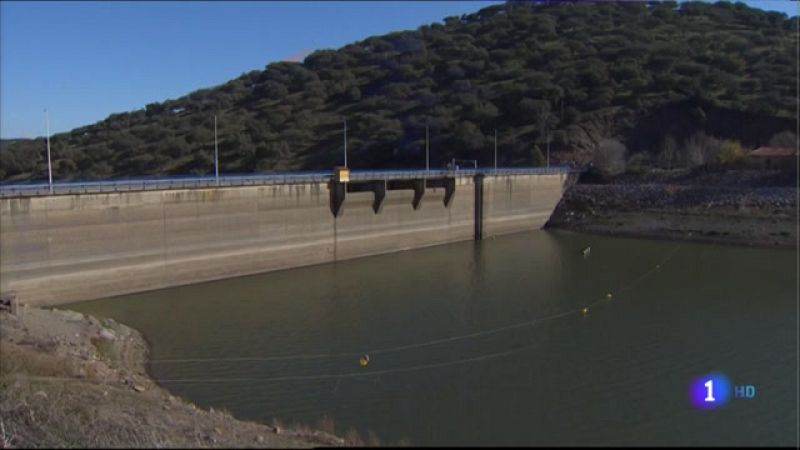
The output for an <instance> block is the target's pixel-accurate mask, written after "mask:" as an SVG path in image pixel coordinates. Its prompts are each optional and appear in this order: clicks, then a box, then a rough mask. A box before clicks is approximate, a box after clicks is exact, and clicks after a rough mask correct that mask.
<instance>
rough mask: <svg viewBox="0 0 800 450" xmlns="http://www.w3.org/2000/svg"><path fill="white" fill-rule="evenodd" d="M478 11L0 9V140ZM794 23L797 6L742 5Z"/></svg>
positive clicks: (257, 6)
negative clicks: (774, 13) (772, 12)
mask: <svg viewBox="0 0 800 450" xmlns="http://www.w3.org/2000/svg"><path fill="white" fill-rule="evenodd" d="M494 3H497V2H487V1H436V2H434V1H414V2H399V1H379V2H361V1H339V2H278V1H264V2H258V1H244V2H234V1H227V2H223V1H205V2H195V1H180V2H158V1H145V2H123V1H113V2H102V1H89V2H29V1H24V2H23V1H5V0H4V1H0V138H3V139H8V138H18V137H26V138H32V137H37V136H43V135H44V134H45V120H44V110H45V108H46V109H47V110H48V116H49V122H50V131H51V133H58V132H63V131H69V130H71V129H73V128H75V127H79V126H83V125H88V124H91V123H94V122H97V121H99V120H102V119H104V118H106V117H108V115H109V114H111V113H116V112H124V111H132V110H135V109H139V108H142V107H144V105H146V104H148V103H153V102H161V101H164V100H167V99H172V98H177V97H180V96H183V95H185V94H188V93H190V92H192V91H194V90H196V89H200V88H206V87H212V86H215V85H218V84H221V83H224V82H225V81H228V80H230V79H233V78H236V77H238V76H239V75H241V74H242V73H244V72H249V71H251V70H256V69H263V68H264V67H265V66H266V65H267V64H269V63H271V62H274V61H282V60H287V59H294V60H301V59H302V57H303V56H304V55H305V54H307V53H310V52H311V51H313V50H317V49H322V48H338V47H341V46H343V45H345V44H348V43H351V42H355V41H358V40H361V39H364V38H366V37H369V36H372V35H380V34H386V33H389V32H392V31H399V30H409V29H416V28H417V27H419V26H420V25H424V24H430V23H433V22H441V21H442V19H444V18H445V17H448V16H453V15H461V14H466V13H471V12H474V11H477V10H479V9H481V8H484V7H486V6H489V5H491V4H494ZM745 3H748V4H749V5H751V6H755V7H759V8H762V9H767V10H775V11H781V12H785V13H787V14H788V15H797V14H798V11H797V8H798V3H796V2H791V1H786V0H749V1H746V2H745Z"/></svg>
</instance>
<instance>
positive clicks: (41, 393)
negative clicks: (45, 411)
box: [33, 391, 47, 400]
mask: <svg viewBox="0 0 800 450" xmlns="http://www.w3.org/2000/svg"><path fill="white" fill-rule="evenodd" d="M33 396H34V398H40V399H42V400H47V393H46V392H45V391H36V392H34V393H33Z"/></svg>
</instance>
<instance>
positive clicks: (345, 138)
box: [344, 119, 347, 167]
mask: <svg viewBox="0 0 800 450" xmlns="http://www.w3.org/2000/svg"><path fill="white" fill-rule="evenodd" d="M344 166H345V167H347V119H345V120H344Z"/></svg>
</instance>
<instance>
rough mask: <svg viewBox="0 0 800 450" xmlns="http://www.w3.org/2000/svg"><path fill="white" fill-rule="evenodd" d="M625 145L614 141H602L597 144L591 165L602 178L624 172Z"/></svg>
mask: <svg viewBox="0 0 800 450" xmlns="http://www.w3.org/2000/svg"><path fill="white" fill-rule="evenodd" d="M625 151H626V148H625V145H623V144H622V142H620V141H618V140H616V139H603V140H601V141H600V142H599V143H598V144H597V148H596V149H595V151H594V158H593V160H592V164H593V165H594V167H595V169H596V170H597V171H598V172H600V174H601V175H603V176H615V175H619V174H621V173H623V172H625Z"/></svg>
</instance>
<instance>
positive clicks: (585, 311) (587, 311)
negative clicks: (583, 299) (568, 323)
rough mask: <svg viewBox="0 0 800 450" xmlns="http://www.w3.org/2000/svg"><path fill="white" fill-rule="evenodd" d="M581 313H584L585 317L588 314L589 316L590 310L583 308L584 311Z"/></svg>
mask: <svg viewBox="0 0 800 450" xmlns="http://www.w3.org/2000/svg"><path fill="white" fill-rule="evenodd" d="M581 312H582V313H583V315H584V316H585V315H586V314H589V308H583V309H582V310H581Z"/></svg>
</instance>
